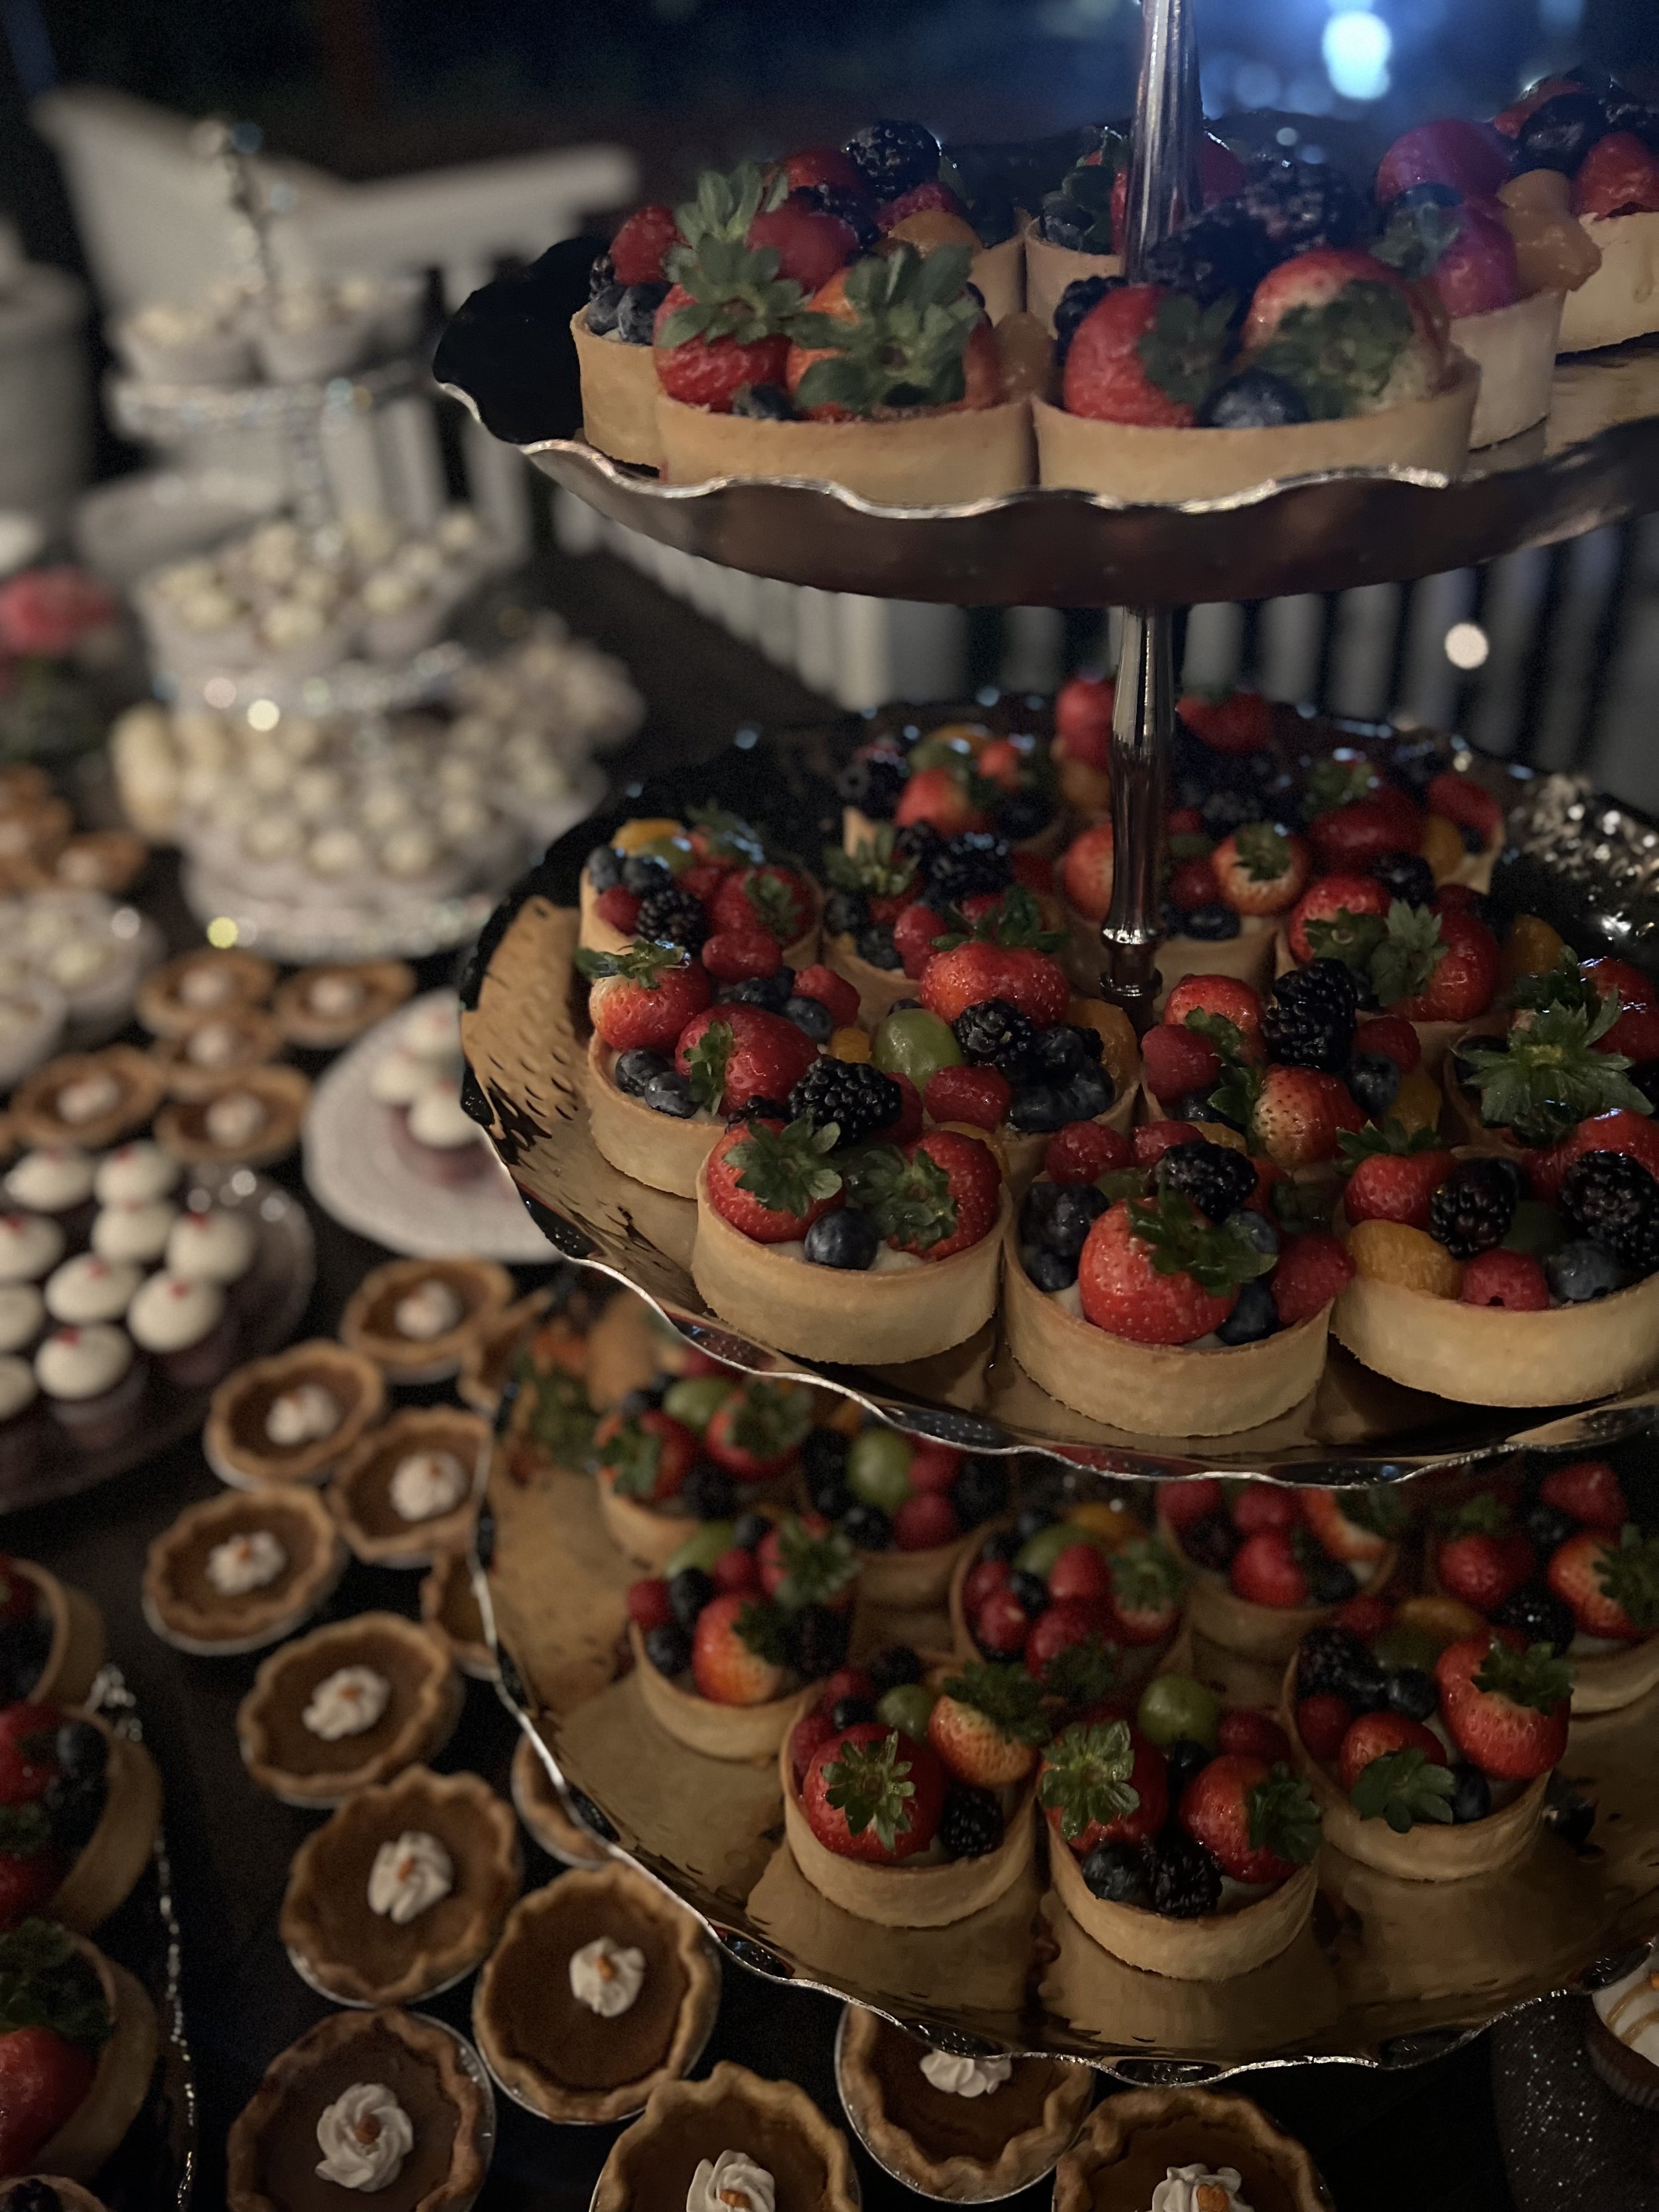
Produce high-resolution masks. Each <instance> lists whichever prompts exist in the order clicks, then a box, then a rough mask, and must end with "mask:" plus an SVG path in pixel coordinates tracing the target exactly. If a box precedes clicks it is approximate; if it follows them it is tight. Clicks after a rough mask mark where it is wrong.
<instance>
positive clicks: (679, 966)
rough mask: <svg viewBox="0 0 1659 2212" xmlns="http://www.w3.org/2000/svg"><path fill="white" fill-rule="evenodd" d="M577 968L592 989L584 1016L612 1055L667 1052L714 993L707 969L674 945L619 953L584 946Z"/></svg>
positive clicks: (652, 946)
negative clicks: (613, 1053)
mask: <svg viewBox="0 0 1659 2212" xmlns="http://www.w3.org/2000/svg"><path fill="white" fill-rule="evenodd" d="M576 966H577V968H578V969H580V972H581V973H582V974H583V975H585V976H586V978H587V980H588V982H589V985H590V986H591V987H590V989H589V991H588V994H587V1018H588V1019H589V1020H590V1021H591V1022H592V1024H593V1028H594V1030H595V1033H596V1034H597V1035H598V1036H599V1041H600V1042H601V1043H603V1044H607V1045H609V1046H610V1048H611V1050H612V1051H613V1052H632V1051H633V1050H635V1048H637V1047H641V1046H643V1047H644V1048H645V1049H646V1050H647V1051H649V1052H661V1053H668V1052H672V1051H673V1049H674V1047H675V1043H676V1042H677V1041H678V1037H679V1034H680V1031H681V1030H683V1029H684V1027H685V1025H686V1024H687V1023H688V1022H689V1021H690V1019H691V1018H692V1017H693V1016H694V1015H695V1014H698V1013H701V1012H702V1009H703V1008H704V1007H705V1006H707V1005H708V1002H709V1000H711V999H712V998H713V997H714V984H713V982H712V981H710V979H709V974H708V969H706V968H705V967H703V966H702V964H701V963H699V962H697V961H695V960H693V959H691V958H690V957H689V955H688V954H687V953H686V952H685V951H684V950H683V949H682V948H681V947H680V946H678V945H629V946H627V947H626V948H625V949H624V950H623V951H621V952H592V951H588V950H587V948H586V946H585V945H584V946H582V947H581V948H580V950H579V951H577V954H576Z"/></svg>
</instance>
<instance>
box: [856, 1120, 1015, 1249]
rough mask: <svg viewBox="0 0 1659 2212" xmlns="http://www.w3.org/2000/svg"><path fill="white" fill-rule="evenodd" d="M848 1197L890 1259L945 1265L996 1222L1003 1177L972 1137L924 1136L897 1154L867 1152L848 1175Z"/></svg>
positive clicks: (933, 1132) (950, 1132)
mask: <svg viewBox="0 0 1659 2212" xmlns="http://www.w3.org/2000/svg"><path fill="white" fill-rule="evenodd" d="M848 1195H849V1197H850V1199H851V1200H852V1202H853V1203H854V1205H856V1206H861V1207H863V1209H864V1210H865V1211H866V1212H868V1213H870V1214H872V1216H873V1217H874V1219H875V1223H876V1226H877V1227H878V1229H879V1230H880V1231H881V1233H882V1235H883V1237H884V1239H885V1240H886V1242H887V1243H889V1244H890V1245H891V1246H892V1247H893V1249H894V1250H895V1251H898V1252H914V1253H915V1255H916V1256H917V1257H918V1258H919V1259H922V1260H930V1261H937V1260H948V1259H950V1258H951V1256H952V1255H954V1254H955V1253H957V1252H964V1251H966V1250H967V1249H968V1247H969V1245H970V1244H977V1243H979V1241H980V1239H981V1237H984V1236H985V1235H986V1234H987V1231H989V1230H990V1228H991V1227H992V1225H993V1224H994V1222H995V1220H996V1218H997V1212H998V1209H999V1207H1000V1205H1001V1201H1002V1171H1001V1170H1000V1168H999V1166H998V1165H997V1160H996V1155H995V1154H994V1152H992V1151H991V1150H990V1148H989V1146H986V1145H982V1144H981V1143H980V1141H979V1139H977V1138H976V1137H970V1136H968V1135H966V1134H965V1133H961V1132H958V1131H957V1130H954V1129H929V1130H928V1131H927V1132H926V1133H925V1134H924V1135H922V1136H921V1137H919V1138H918V1139H916V1140H915V1143H914V1144H910V1145H907V1146H905V1147H904V1148H903V1150H902V1151H900V1150H899V1149H898V1148H897V1147H896V1146H888V1145H882V1146H874V1147H873V1148H872V1150H871V1151H869V1152H866V1153H865V1154H864V1155H863V1156H862V1158H860V1160H859V1161H858V1162H857V1163H856V1164H855V1166H854V1169H853V1170H851V1177H850V1181H849V1184H848Z"/></svg>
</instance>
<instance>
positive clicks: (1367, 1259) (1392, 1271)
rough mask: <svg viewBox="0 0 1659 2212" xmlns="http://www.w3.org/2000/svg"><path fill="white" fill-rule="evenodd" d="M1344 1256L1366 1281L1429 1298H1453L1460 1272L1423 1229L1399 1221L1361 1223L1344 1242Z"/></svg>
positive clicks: (1458, 1285) (1457, 1287)
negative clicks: (1420, 1292)
mask: <svg viewBox="0 0 1659 2212" xmlns="http://www.w3.org/2000/svg"><path fill="white" fill-rule="evenodd" d="M1348 1257H1349V1258H1350V1259H1351V1260H1352V1261H1353V1264H1354V1270H1355V1272H1356V1273H1358V1274H1359V1275H1361V1276H1363V1277H1364V1279H1365V1280H1366V1281H1367V1282H1372V1283H1393V1284H1394V1285H1396V1287H1397V1288H1399V1289H1401V1290H1402V1291H1423V1292H1424V1293H1425V1295H1426V1296H1427V1297H1431V1298H1455V1297H1456V1296H1457V1294H1458V1292H1459V1291H1461V1290H1462V1287H1463V1270H1462V1268H1461V1267H1459V1266H1458V1264H1457V1262H1456V1261H1455V1260H1454V1259H1453V1257H1452V1255H1451V1254H1450V1253H1449V1251H1447V1249H1446V1248H1445V1246H1444V1245H1443V1244H1437V1243H1435V1241H1434V1239H1433V1237H1431V1236H1430V1235H1429V1233H1428V1231H1426V1230H1425V1229H1412V1228H1408V1227H1407V1225H1406V1223H1404V1222H1403V1221H1362V1222H1360V1223H1358V1225H1357V1226H1356V1227H1355V1229H1354V1231H1353V1233H1352V1236H1351V1237H1349V1239H1348Z"/></svg>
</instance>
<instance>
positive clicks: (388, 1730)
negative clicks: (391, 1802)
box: [236, 1613, 460, 1807]
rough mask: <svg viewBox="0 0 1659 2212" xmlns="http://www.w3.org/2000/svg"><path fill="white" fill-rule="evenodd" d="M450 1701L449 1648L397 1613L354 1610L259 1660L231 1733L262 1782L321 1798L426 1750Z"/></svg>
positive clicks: (445, 1725)
mask: <svg viewBox="0 0 1659 2212" xmlns="http://www.w3.org/2000/svg"><path fill="white" fill-rule="evenodd" d="M459 1711H460V1688H459V1684H458V1683H457V1681H456V1679H455V1673H454V1669H453V1668H452V1667H451V1665H450V1663H449V1654H448V1653H447V1651H445V1650H441V1648H440V1646H439V1645H438V1644H436V1643H435V1642H434V1640H433V1638H431V1637H429V1636H428V1634H427V1632H426V1631H425V1630H424V1629H423V1628H419V1627H417V1626H416V1625H415V1623H414V1622H413V1621H410V1620H404V1618H403V1616H402V1615H401V1614H400V1613H359V1614H358V1615H357V1616H356V1619H355V1620H337V1621H332V1622H331V1623H330V1624H329V1626H327V1627H325V1628H314V1629H313V1631H312V1632H311V1633H310V1635H309V1636H302V1637H301V1638H300V1639H299V1641H298V1642H297V1643H295V1644H284V1645H283V1648H282V1649H281V1650H279V1651H273V1652H272V1654H271V1655H270V1658H268V1659H266V1660H264V1662H262V1663H261V1665H260V1668H259V1671H258V1674H256V1675H255V1676H254V1678H253V1687H252V1689H251V1690H250V1691H249V1692H248V1693H247V1695H246V1697H245V1698H244V1699H243V1700H242V1703H241V1705H240V1708H239V1710H238V1712H237V1716H236V1733H237V1740H238V1742H239V1744H240V1748H241V1753H242V1759H243V1761H244V1763H245V1765H246V1767H247V1770H248V1772H249V1773H250V1774H251V1775H252V1777H253V1778H254V1780H255V1781H256V1782H257V1783H258V1784H259V1786H260V1788H261V1789H262V1790H270V1793H271V1795H272V1796H275V1797H278V1798H280V1799H281V1800H282V1801H283V1803H284V1804H289V1805H299V1806H301V1807H311V1806H325V1807H326V1806H333V1805H337V1804H339V1803H340V1802H342V1801H343V1799H345V1798H347V1797H349V1796H351V1794H352V1793H353V1791H354V1790H366V1789H368V1788H369V1787H370V1786H371V1785H372V1784H374V1783H377V1782H386V1781H389V1780H390V1779H391V1778H392V1776H393V1775H394V1774H399V1773H401V1772H402V1771H403V1770H404V1767H406V1766H412V1765H414V1764H415V1762H416V1759H427V1758H429V1757H430V1756H431V1755H432V1753H434V1752H435V1751H436V1750H437V1749H438V1748H439V1747H441V1745H442V1744H444V1743H445V1742H447V1740H448V1737H449V1733H450V1730H451V1729H453V1726H454V1724H455V1721H456V1718H457V1716H458V1714H459Z"/></svg>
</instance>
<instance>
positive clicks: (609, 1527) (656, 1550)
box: [594, 1474, 697, 1575]
mask: <svg viewBox="0 0 1659 2212" xmlns="http://www.w3.org/2000/svg"><path fill="white" fill-rule="evenodd" d="M594 1480H595V1482H596V1483H597V1484H598V1486H599V1519H600V1520H601V1522H603V1523H604V1524H605V1534H606V1535H607V1536H609V1537H610V1539H611V1542H612V1543H613V1544H614V1545H615V1546H616V1547H617V1550H618V1551H619V1552H620V1553H622V1555H623V1558H624V1559H628V1560H630V1561H631V1562H632V1563H633V1565H635V1566H636V1567H643V1568H644V1569H645V1571H646V1572H647V1574H652V1575H659V1574H660V1573H661V1572H662V1571H663V1568H664V1566H665V1565H666V1564H667V1562H668V1561H669V1560H670V1559H671V1558H672V1557H673V1555H674V1553H676V1552H678V1549H679V1548H680V1546H681V1545H682V1544H683V1543H684V1541H685V1540H686V1538H687V1537H688V1536H689V1535H690V1534H692V1532H693V1530H694V1529H695V1528H696V1527H697V1523H696V1521H694V1520H693V1519H692V1518H691V1516H690V1514H686V1513H665V1512H663V1511H661V1510H659V1508H658V1507H656V1506H654V1505H646V1504H641V1501H640V1500H639V1499H638V1498H629V1497H625V1496H623V1494H622V1493H621V1492H618V1490H617V1486H616V1485H615V1484H614V1483H611V1482H607V1481H606V1480H605V1477H604V1475H603V1474H599V1475H596V1476H595V1477H594Z"/></svg>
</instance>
